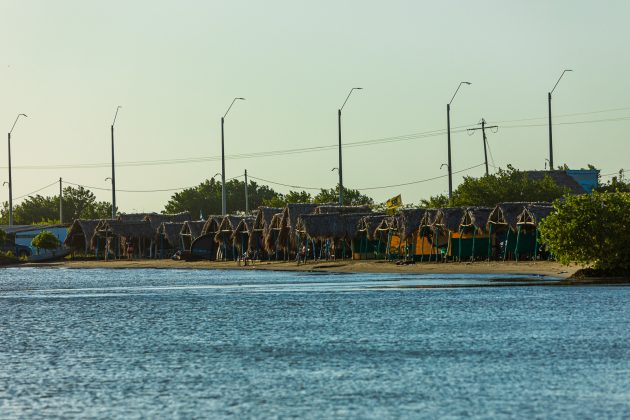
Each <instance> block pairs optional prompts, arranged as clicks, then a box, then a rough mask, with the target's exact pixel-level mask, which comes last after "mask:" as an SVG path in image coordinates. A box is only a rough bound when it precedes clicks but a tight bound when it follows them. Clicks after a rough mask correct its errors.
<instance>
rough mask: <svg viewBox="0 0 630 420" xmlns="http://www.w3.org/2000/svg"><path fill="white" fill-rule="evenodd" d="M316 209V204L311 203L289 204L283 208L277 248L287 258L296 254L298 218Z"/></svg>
mask: <svg viewBox="0 0 630 420" xmlns="http://www.w3.org/2000/svg"><path fill="white" fill-rule="evenodd" d="M317 207H318V205H317V204H312V203H291V204H287V206H286V207H285V208H284V211H283V216H282V221H281V222H280V224H281V225H282V228H281V229H280V232H279V235H278V246H279V247H280V248H282V249H284V250H285V251H286V253H287V257H288V258H291V255H295V254H296V253H297V246H298V244H297V242H296V234H295V228H296V226H297V221H298V218H299V217H300V216H302V215H306V214H313V213H314V212H315V209H316V208H317Z"/></svg>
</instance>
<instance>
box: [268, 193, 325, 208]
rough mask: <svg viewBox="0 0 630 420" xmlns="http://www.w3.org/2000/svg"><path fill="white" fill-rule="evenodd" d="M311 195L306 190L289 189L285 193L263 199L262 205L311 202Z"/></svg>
mask: <svg viewBox="0 0 630 420" xmlns="http://www.w3.org/2000/svg"><path fill="white" fill-rule="evenodd" d="M311 202H313V197H312V196H311V194H310V193H308V192H306V191H289V192H288V193H287V194H277V196H276V197H273V198H272V199H271V200H263V205H265V206H270V207H284V206H286V205H287V204H289V203H311Z"/></svg>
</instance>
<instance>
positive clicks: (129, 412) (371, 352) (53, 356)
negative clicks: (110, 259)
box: [0, 269, 630, 418]
mask: <svg viewBox="0 0 630 420" xmlns="http://www.w3.org/2000/svg"><path fill="white" fill-rule="evenodd" d="M533 279H534V280H538V281H550V282H551V281H552V279H545V278H533ZM498 280H499V279H495V278H492V277H489V276H479V275H476V276H461V275H458V276H455V275H452V276H435V275H432V276H410V275H387V274H378V275H377V274H370V275H367V274H356V275H355V274H352V275H333V274H317V275H315V274H305V273H278V272H255V271H205V270H198V271H186V270H53V269H50V270H48V269H3V270H0V418H13V417H19V418H33V417H51V416H52V417H106V418H112V417H119V418H140V417H143V418H146V417H153V418H155V417H168V418H172V417H183V418H189V417H225V416H233V417H264V418H268V417H300V418H304V417H314V418H330V417H353V418H355V417H372V418H382V417H396V418H398V417H407V418H418V417H430V418H435V417H445V416H452V417H479V418H500V417H527V418H531V417H549V418H552V417H553V418H567V417H569V418H571V417H573V418H594V417H613V418H615V417H618V418H623V417H626V418H627V417H628V416H630V328H629V327H630V325H629V324H630V323H629V319H630V305H629V302H630V301H629V298H630V288H628V287H624V286H616V287H604V286H602V287H551V286H549V287H545V286H543V287H482V288H477V287H473V288H456V287H454V288H446V289H409V288H405V289H399V288H392V287H390V286H397V285H405V286H407V285H468V286H471V285H489V284H505V282H506V281H507V282H518V281H520V280H521V279H520V278H517V277H506V276H502V278H501V279H500V280H501V281H498Z"/></svg>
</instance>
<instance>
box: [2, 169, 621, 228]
mask: <svg viewBox="0 0 630 420" xmlns="http://www.w3.org/2000/svg"><path fill="white" fill-rule="evenodd" d="M225 187H226V195H227V206H228V208H227V210H228V213H235V212H243V211H245V182H244V181H240V180H238V179H233V180H230V181H228V182H227V183H226V184H225ZM247 187H248V188H247V189H248V199H249V203H248V204H249V208H250V209H256V208H257V207H259V206H270V207H284V206H286V205H287V204H288V203H318V204H325V203H337V202H338V200H339V186H338V185H337V186H336V187H335V188H329V189H324V188H322V189H320V190H319V191H316V192H314V193H310V192H307V191H305V190H302V191H294V190H291V191H289V192H288V193H286V194H282V193H279V192H277V191H275V190H274V189H273V188H271V187H269V186H267V185H259V184H258V183H256V182H255V181H249V182H248V185H247ZM597 191H598V192H630V183H628V182H625V181H624V177H623V172H620V174H619V176H618V177H614V178H612V179H611V180H610V181H608V182H607V183H605V184H600V186H599V187H598V188H597ZM567 193H568V190H567V189H565V188H564V187H562V186H559V185H557V184H556V183H555V182H554V181H553V180H552V179H551V178H550V177H544V178H543V179H540V180H534V179H531V178H529V177H528V175H527V173H526V172H522V171H519V170H517V169H514V168H513V167H512V166H509V165H508V167H507V169H499V170H498V172H497V173H495V174H490V175H485V176H482V177H479V178H474V177H465V178H464V181H463V182H462V183H461V184H460V185H459V186H458V187H457V188H456V189H455V190H454V191H453V197H452V200H451V202H450V203H449V198H448V196H446V195H444V194H438V195H435V196H431V197H429V198H426V199H421V200H420V201H419V202H416V203H411V204H408V206H410V207H411V206H421V207H448V206H485V207H493V206H495V205H496V204H498V203H501V202H509V201H530V202H533V201H546V202H553V201H554V200H556V199H558V198H561V197H563V196H565V195H567ZM391 195H392V196H394V195H396V192H395V191H392V193H391ZM343 201H344V205H366V204H367V205H371V206H372V207H373V208H375V209H376V210H379V209H384V204H380V203H375V202H374V199H373V198H371V197H369V196H367V195H365V194H362V193H361V192H360V191H359V190H356V189H352V188H344V197H343ZM185 211H188V212H190V214H191V215H192V216H193V217H194V218H198V217H199V216H203V217H207V216H209V215H215V214H221V183H220V182H218V181H215V180H214V179H210V180H205V181H203V182H201V183H200V184H199V185H197V186H195V187H191V188H186V189H184V190H182V191H179V192H176V193H174V194H173V195H172V196H171V198H170V199H169V200H168V202H167V203H166V204H165V206H164V209H163V210H162V212H164V213H180V212H185ZM8 213H9V211H8V203H6V202H5V203H4V204H3V206H2V208H1V209H0V224H8V220H9V215H8ZM63 217H64V222H71V221H73V220H75V219H103V218H109V217H111V203H109V202H107V201H97V200H96V197H95V196H94V194H93V193H92V192H91V191H90V190H88V189H86V188H83V187H72V186H68V187H65V188H64V189H63ZM13 220H14V223H15V224H33V223H58V222H59V196H57V195H55V196H42V195H39V194H38V195H35V196H31V197H28V198H26V199H24V200H23V201H22V202H21V203H19V204H18V205H16V206H15V207H14V210H13Z"/></svg>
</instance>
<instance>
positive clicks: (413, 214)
mask: <svg viewBox="0 0 630 420" xmlns="http://www.w3.org/2000/svg"><path fill="white" fill-rule="evenodd" d="M424 213H425V209H401V210H398V214H397V218H398V231H399V234H400V236H401V239H407V238H409V237H410V236H411V235H413V233H414V232H415V231H416V230H418V228H419V227H420V221H421V220H422V217H423V216H424Z"/></svg>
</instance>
